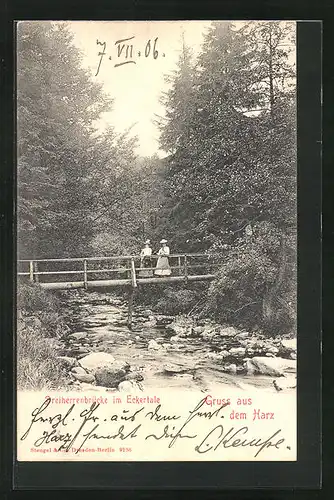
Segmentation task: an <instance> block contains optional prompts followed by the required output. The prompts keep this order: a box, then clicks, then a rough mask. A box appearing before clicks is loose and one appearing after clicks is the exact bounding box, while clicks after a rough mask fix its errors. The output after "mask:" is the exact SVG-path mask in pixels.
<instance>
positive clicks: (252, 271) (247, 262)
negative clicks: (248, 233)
mask: <svg viewBox="0 0 334 500" xmlns="http://www.w3.org/2000/svg"><path fill="white" fill-rule="evenodd" d="M263 226H264V224H262V226H260V225H259V226H258V227H257V234H256V236H255V237H254V238H252V239H251V240H250V241H242V242H240V244H239V245H238V246H236V247H235V248H233V249H232V250H230V252H229V254H228V255H227V256H225V257H224V258H222V261H221V265H220V268H219V271H218V272H217V278H216V280H215V281H214V282H212V284H211V286H210V289H209V293H208V300H207V303H206V305H205V307H204V308H203V313H204V314H205V313H206V314H211V315H213V316H214V317H215V319H217V320H219V321H224V322H227V323H230V324H232V325H235V326H239V327H243V328H249V329H252V328H256V327H260V328H262V329H263V330H264V331H265V332H266V333H268V334H270V335H276V334H278V333H281V334H282V333H286V332H288V331H290V330H291V329H293V328H294V327H295V322H296V315H295V308H294V303H295V301H294V296H293V290H294V288H295V284H296V281H295V263H294V261H290V263H288V265H287V266H286V270H285V273H284V279H283V280H282V283H280V286H279V288H278V290H277V291H276V293H275V294H274V297H273V301H272V304H271V306H272V308H273V315H272V317H271V319H270V322H268V321H266V318H265V316H264V301H265V297H266V296H267V294H268V291H270V290H271V289H272V288H273V286H274V284H275V283H276V281H277V278H278V274H279V268H280V258H281V256H280V239H279V233H278V231H276V230H275V229H273V228H270V227H268V225H266V226H265V227H263ZM289 252H290V254H291V255H292V256H293V252H291V249H289ZM290 260H291V259H290Z"/></svg>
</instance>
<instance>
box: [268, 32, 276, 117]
mask: <svg viewBox="0 0 334 500" xmlns="http://www.w3.org/2000/svg"><path fill="white" fill-rule="evenodd" d="M269 101H270V115H271V119H273V118H274V102H275V98H274V76H273V46H272V35H271V28H270V33H269Z"/></svg>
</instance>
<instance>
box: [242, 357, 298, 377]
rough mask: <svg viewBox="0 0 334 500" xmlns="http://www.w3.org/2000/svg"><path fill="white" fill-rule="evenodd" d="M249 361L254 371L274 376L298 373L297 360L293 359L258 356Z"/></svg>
mask: <svg viewBox="0 0 334 500" xmlns="http://www.w3.org/2000/svg"><path fill="white" fill-rule="evenodd" d="M248 361H249V363H248V368H250V365H252V366H253V368H254V373H260V374H262V375H269V376H272V377H283V376H284V374H285V373H296V361H294V360H291V359H284V358H267V357H261V356H256V357H254V358H251V359H250V360H248ZM247 373H249V370H248V371H247Z"/></svg>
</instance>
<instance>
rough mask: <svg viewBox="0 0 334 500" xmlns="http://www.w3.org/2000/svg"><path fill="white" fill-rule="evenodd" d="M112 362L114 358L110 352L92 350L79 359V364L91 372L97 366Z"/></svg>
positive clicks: (101, 366) (105, 365)
mask: <svg viewBox="0 0 334 500" xmlns="http://www.w3.org/2000/svg"><path fill="white" fill-rule="evenodd" d="M114 363H115V358H114V357H113V356H112V355H111V354H107V353H103V352H99V353H96V352H93V353H91V354H89V355H88V356H85V357H84V358H82V359H81V360H80V365H81V366H82V367H83V368H85V369H86V370H88V371H90V372H92V373H94V372H95V371H96V370H97V369H99V368H105V367H108V366H112V365H113V364H114Z"/></svg>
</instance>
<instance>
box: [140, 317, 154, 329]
mask: <svg viewBox="0 0 334 500" xmlns="http://www.w3.org/2000/svg"><path fill="white" fill-rule="evenodd" d="M142 326H143V328H154V327H156V326H157V322H156V320H155V319H152V320H151V319H150V320H149V321H145V322H144V323H142Z"/></svg>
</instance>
